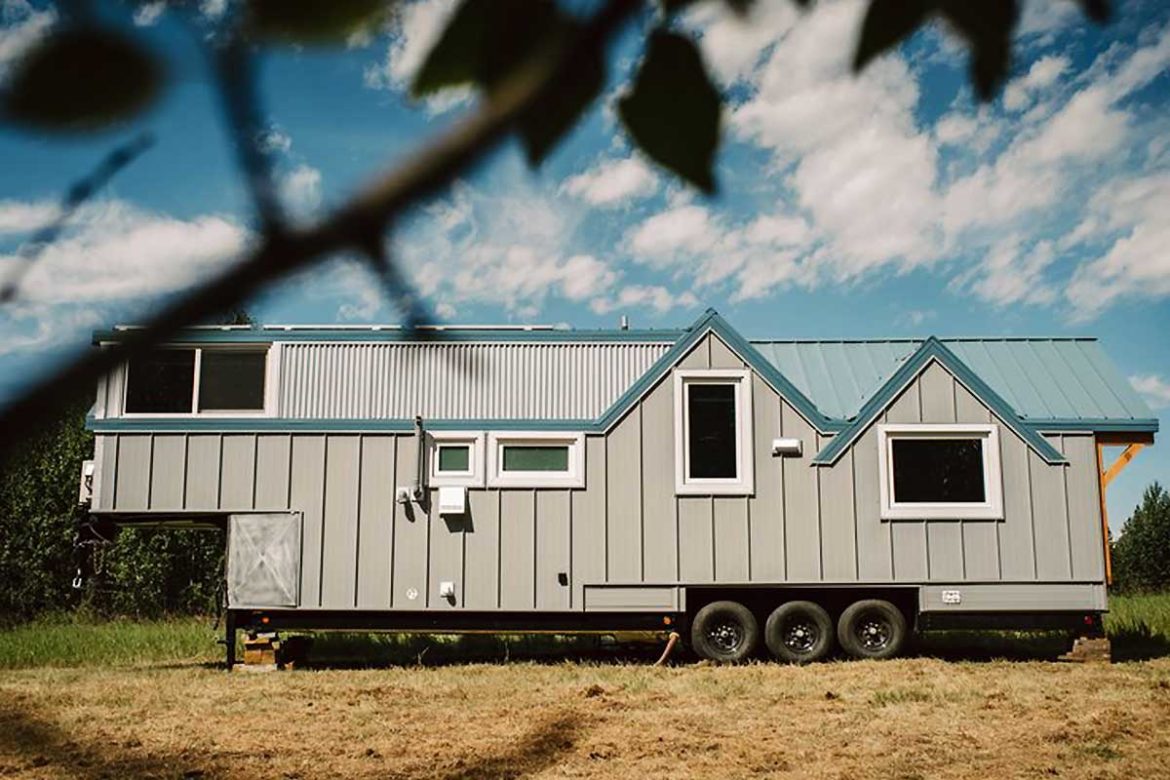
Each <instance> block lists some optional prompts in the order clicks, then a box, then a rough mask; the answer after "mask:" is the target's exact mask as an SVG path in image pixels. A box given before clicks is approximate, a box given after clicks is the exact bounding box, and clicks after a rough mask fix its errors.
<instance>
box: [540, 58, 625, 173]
mask: <svg viewBox="0 0 1170 780" xmlns="http://www.w3.org/2000/svg"><path fill="white" fill-rule="evenodd" d="M604 86H605V62H604V60H603V59H602V54H601V52H600V51H599V50H593V51H591V52H590V53H589V55H588V56H587V57H583V58H579V59H577V60H576V61H574V62H573V63H571V64H570V68H569V70H567V71H566V72H564V73H563V74H562V75H561V77H560V78H559V79H558V80H557V82H556V84H554V85H553V87H552V88H551V89H547V90H545V91H544V93H543V94H541V95H540V96H539V97H538V98H537V100H536V103H535V104H534V105H533V107H532V109H531V110H529V111H527V112H525V114H524V116H523V117H521V119H520V137H521V138H522V139H523V141H524V147H525V149H526V151H527V153H528V162H529V164H531V165H536V164H538V163H539V162H540V161H541V160H543V159H544V158H545V156H546V155H547V154H548V153H549V152H550V151H552V149H553V147H554V146H556V144H557V142H558V141H559V140H560V139H561V137H562V136H563V135H564V134H565V133H567V132H568V131H569V130H570V129H572V127H573V125H575V124H576V123H577V119H578V118H579V117H580V116H581V114H582V113H584V112H585V110H586V109H587V108H589V106H590V105H592V103H593V101H594V100H596V99H597V96H598V95H600V94H601V90H602V87H604Z"/></svg>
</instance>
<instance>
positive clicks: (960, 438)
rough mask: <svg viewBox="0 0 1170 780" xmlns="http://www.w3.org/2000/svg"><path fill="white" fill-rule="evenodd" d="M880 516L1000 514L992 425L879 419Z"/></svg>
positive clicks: (996, 444)
mask: <svg viewBox="0 0 1170 780" xmlns="http://www.w3.org/2000/svg"><path fill="white" fill-rule="evenodd" d="M878 443H879V447H880V450H879V468H880V469H881V501H882V517H883V518H885V519H888V520H899V519H944V520H945V519H956V520H961V519H1002V518H1003V494H1002V486H1001V482H1002V475H1001V473H1000V462H999V436H998V427H997V426H995V425H879V426H878Z"/></svg>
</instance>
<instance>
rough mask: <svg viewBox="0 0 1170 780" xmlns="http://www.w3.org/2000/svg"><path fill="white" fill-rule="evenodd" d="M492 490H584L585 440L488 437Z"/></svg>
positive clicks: (575, 436)
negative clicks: (565, 488) (545, 488)
mask: <svg viewBox="0 0 1170 780" xmlns="http://www.w3.org/2000/svg"><path fill="white" fill-rule="evenodd" d="M487 469H488V484H489V485H490V486H492V487H532V488H537V487H570V488H573V487H584V486H585V437H584V436H583V435H582V434H579V433H567V434H566V433H554V432H526V433H506V432H505V433H490V434H488V466H487Z"/></svg>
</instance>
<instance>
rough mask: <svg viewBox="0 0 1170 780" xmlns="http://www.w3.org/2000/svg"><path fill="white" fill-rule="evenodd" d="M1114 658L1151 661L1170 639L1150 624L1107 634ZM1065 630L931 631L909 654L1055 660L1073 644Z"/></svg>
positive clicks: (1165, 651)
mask: <svg viewBox="0 0 1170 780" xmlns="http://www.w3.org/2000/svg"><path fill="white" fill-rule="evenodd" d="M1108 637H1109V640H1110V643H1111V645H1112V654H1113V660H1114V661H1115V662H1120V661H1148V660H1150V659H1152V658H1164V657H1167V656H1170V639H1167V637H1166V636H1165V635H1163V634H1161V633H1158V632H1155V631H1153V630H1152V629H1150V627H1149V626H1147V625H1144V624H1142V625H1139V626H1136V627H1127V628H1124V629H1114V630H1112V631H1110V632H1109V634H1108ZM1072 643H1073V640H1072V638H1071V637H1070V636H1069V635H1068V634H1067V633H1064V632H1056V631H1050V632H1022V631H931V632H927V633H925V634H923V635H922V636H920V637H918V638H917V639H916V641H915V642H914V643H913V646H912V647H911V648H910V651H909V655H913V656H918V657H927V658H941V659H944V660H948V661H992V660H1008V661H1055V660H1058V658H1059V657H1060V656H1061V655H1062V654H1064V653H1066V652H1068V651H1069V650H1070V649H1071V648H1072Z"/></svg>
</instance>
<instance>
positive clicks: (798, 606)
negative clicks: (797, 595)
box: [764, 601, 835, 664]
mask: <svg viewBox="0 0 1170 780" xmlns="http://www.w3.org/2000/svg"><path fill="white" fill-rule="evenodd" d="M798 615H799V616H803V617H807V618H809V619H810V620H811V621H812V622H813V623H815V624H816V627H817V633H818V634H819V636H818V637H817V641H816V643H815V644H813V646H812V648H810V649H809V650H808V651H807V652H804V653H801V652H797V651H795V650H792V649H791V648H789V647H788V646H787V645H785V644H784V623H785V622H786V621H787V620H789V619H790V618H793V617H796V616H798ZM834 639H835V632H834V630H833V619H832V618H831V617H829V613H828V612H826V611H825V608H824V607H822V606H821V605H820V604H817V603H815V602H812V601H789V602H786V603H784V604H781V605H780V606H778V607H776V609H774V610H772V614H771V615H769V616H768V622H767V623H765V624H764V644H766V645H767V646H768V650H769V651H771V653H772V655H774V656H775V657H776V658H777V659H778V660H780V661H786V662H788V663H790V664H808V663H812V662H814V661H820V660H822V659H823V658H824V657H825V656H827V655H828V654H829V653H831V652H832V651H833V641H834Z"/></svg>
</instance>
